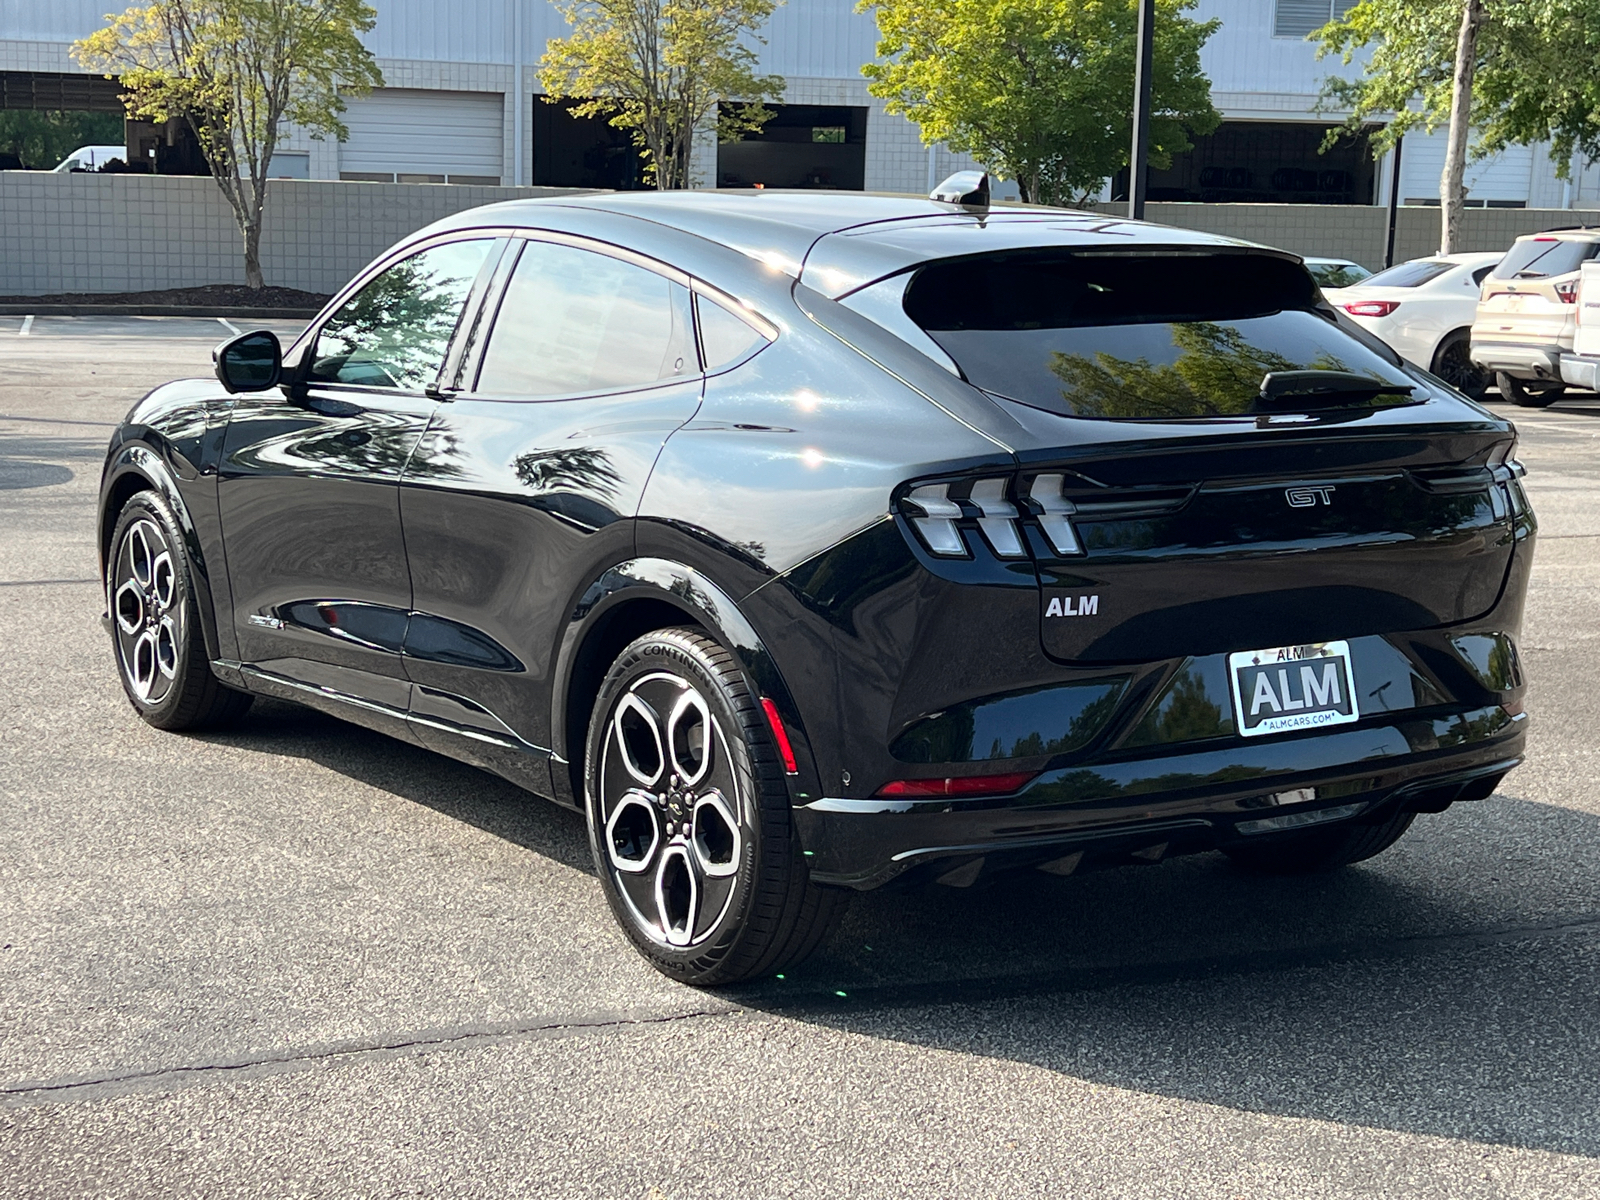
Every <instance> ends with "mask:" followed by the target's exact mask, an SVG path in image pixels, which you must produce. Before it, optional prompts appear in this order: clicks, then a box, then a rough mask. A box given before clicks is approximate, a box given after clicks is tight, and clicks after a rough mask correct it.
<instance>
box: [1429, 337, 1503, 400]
mask: <svg viewBox="0 0 1600 1200" xmlns="http://www.w3.org/2000/svg"><path fill="white" fill-rule="evenodd" d="M1471 351H1472V335H1471V334H1470V333H1469V332H1468V331H1467V330H1465V329H1458V330H1456V331H1455V332H1454V333H1452V334H1450V335H1448V336H1447V337H1446V338H1445V339H1444V341H1442V342H1440V343H1439V349H1438V350H1437V351H1435V352H1434V355H1433V373H1434V374H1435V375H1437V376H1438V377H1439V378H1440V379H1442V380H1444V381H1445V382H1446V383H1448V384H1449V385H1450V386H1451V387H1453V388H1455V389H1456V390H1457V391H1458V392H1464V393H1466V394H1467V395H1468V396H1471V397H1472V398H1473V399H1474V400H1481V399H1482V398H1483V394H1484V393H1485V392H1486V391H1488V390H1489V383H1490V378H1489V372H1487V371H1485V370H1484V369H1483V368H1482V367H1480V366H1478V364H1477V363H1475V362H1473V361H1472V354H1471Z"/></svg>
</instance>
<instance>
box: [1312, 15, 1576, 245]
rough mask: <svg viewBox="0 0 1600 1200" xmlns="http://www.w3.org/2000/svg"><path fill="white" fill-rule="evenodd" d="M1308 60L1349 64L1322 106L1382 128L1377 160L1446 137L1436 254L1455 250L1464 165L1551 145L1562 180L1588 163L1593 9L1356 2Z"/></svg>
mask: <svg viewBox="0 0 1600 1200" xmlns="http://www.w3.org/2000/svg"><path fill="white" fill-rule="evenodd" d="M1312 36H1313V37H1314V38H1316V39H1317V40H1318V41H1319V42H1320V46H1319V47H1318V54H1319V56H1320V55H1327V54H1338V55H1339V56H1340V57H1341V58H1342V59H1343V61H1344V62H1346V63H1350V62H1353V61H1354V59H1355V55H1356V54H1357V52H1359V51H1361V50H1363V49H1365V48H1368V47H1371V55H1370V57H1369V58H1368V59H1367V62H1366V65H1365V66H1364V67H1363V68H1362V72H1361V75H1360V77H1358V78H1355V79H1341V78H1337V77H1335V78H1331V79H1329V80H1328V81H1327V82H1326V83H1325V84H1324V86H1323V97H1324V100H1325V102H1328V103H1331V104H1335V105H1338V106H1340V107H1343V108H1346V109H1348V110H1349V117H1348V120H1347V122H1346V123H1347V125H1348V126H1349V127H1350V128H1352V129H1354V128H1357V127H1360V126H1362V125H1364V124H1366V123H1367V122H1369V121H1370V120H1372V119H1373V118H1374V117H1383V118H1386V119H1387V124H1386V125H1385V127H1384V128H1383V129H1382V130H1381V131H1380V132H1379V133H1378V134H1377V135H1376V136H1375V137H1374V139H1373V150H1374V152H1375V153H1380V154H1381V153H1385V152H1387V151H1388V150H1389V149H1390V148H1391V147H1392V146H1393V145H1394V144H1395V142H1396V141H1397V140H1398V139H1399V138H1400V137H1402V136H1403V135H1405V134H1406V133H1407V132H1409V131H1411V130H1413V129H1418V128H1420V129H1423V130H1425V131H1427V132H1429V133H1432V132H1434V131H1435V130H1437V129H1438V128H1440V127H1441V126H1446V127H1447V128H1448V130H1449V133H1448V145H1447V148H1446V152H1445V166H1444V171H1443V173H1442V174H1441V176H1440V180H1439V203H1440V209H1441V222H1440V232H1439V252H1440V253H1441V254H1449V253H1451V252H1452V251H1454V250H1457V249H1459V248H1460V244H1461V218H1462V213H1463V211H1464V210H1465V207H1466V187H1465V182H1464V177H1465V170H1466V165H1467V163H1468V162H1469V161H1470V160H1472V159H1477V158H1483V157H1486V156H1488V155H1491V154H1495V153H1498V152H1499V151H1501V150H1503V149H1505V148H1506V147H1507V146H1510V145H1526V144H1529V143H1531V142H1542V141H1548V142H1550V143H1551V147H1552V156H1553V158H1554V159H1555V162H1556V164H1557V170H1558V172H1559V173H1560V174H1561V176H1562V178H1567V177H1569V176H1570V173H1571V165H1572V158H1573V156H1574V155H1575V154H1577V153H1580V152H1581V153H1584V154H1588V155H1590V156H1594V155H1596V154H1597V153H1600V0H1362V3H1360V4H1357V5H1356V6H1355V7H1353V8H1352V9H1350V11H1349V12H1347V13H1346V14H1345V15H1344V17H1343V18H1342V19H1340V20H1337V21H1334V22H1332V23H1330V24H1328V25H1326V26H1324V27H1323V28H1322V29H1320V30H1318V31H1317V32H1316V33H1315V34H1313V35H1312Z"/></svg>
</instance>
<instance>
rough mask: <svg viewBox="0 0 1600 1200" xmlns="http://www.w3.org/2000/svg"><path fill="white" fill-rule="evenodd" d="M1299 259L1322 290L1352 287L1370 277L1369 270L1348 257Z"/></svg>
mask: <svg viewBox="0 0 1600 1200" xmlns="http://www.w3.org/2000/svg"><path fill="white" fill-rule="evenodd" d="M1301 261H1302V262H1304V263H1305V264H1306V270H1308V271H1310V272H1311V278H1313V279H1315V280H1316V281H1317V286H1318V287H1319V288H1322V289H1323V290H1324V291H1326V290H1327V289H1328V288H1343V287H1352V286H1354V285H1355V284H1358V283H1360V282H1361V281H1362V280H1363V279H1370V278H1371V277H1372V272H1371V271H1369V270H1367V269H1366V268H1365V267H1363V266H1362V265H1361V264H1360V263H1356V262H1351V261H1350V260H1349V259H1348V258H1306V259H1302V260H1301Z"/></svg>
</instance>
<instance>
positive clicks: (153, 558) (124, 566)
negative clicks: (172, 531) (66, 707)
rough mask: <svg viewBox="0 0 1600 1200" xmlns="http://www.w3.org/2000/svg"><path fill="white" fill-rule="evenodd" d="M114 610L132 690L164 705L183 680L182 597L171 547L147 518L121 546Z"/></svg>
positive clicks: (120, 654)
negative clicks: (180, 666)
mask: <svg viewBox="0 0 1600 1200" xmlns="http://www.w3.org/2000/svg"><path fill="white" fill-rule="evenodd" d="M110 607H111V615H112V619H113V621H114V622H115V624H116V638H117V659H118V661H119V662H120V663H121V665H122V673H123V677H124V678H125V679H126V680H127V682H128V689H129V691H131V692H132V693H133V695H134V696H135V697H137V698H138V699H139V700H140V701H141V702H142V703H145V704H150V705H154V704H159V703H160V702H161V701H162V700H164V699H165V698H166V696H167V693H168V692H170V691H171V690H172V687H173V683H174V681H175V680H176V679H177V676H178V655H179V650H180V647H181V646H182V645H183V644H184V643H183V638H184V625H183V622H184V612H183V595H182V591H181V589H180V587H179V584H178V572H177V567H176V564H175V563H174V561H173V551H172V547H171V546H170V545H168V543H167V538H166V535H165V534H164V533H162V531H161V528H160V527H159V526H158V525H157V524H156V523H155V522H154V521H152V520H149V519H148V518H144V519H140V520H138V521H135V522H134V523H133V524H131V525H129V526H128V527H127V529H126V530H125V531H124V532H123V535H122V541H121V542H120V543H119V544H118V545H117V551H116V558H115V559H114V561H113V568H112V572H111V598H110Z"/></svg>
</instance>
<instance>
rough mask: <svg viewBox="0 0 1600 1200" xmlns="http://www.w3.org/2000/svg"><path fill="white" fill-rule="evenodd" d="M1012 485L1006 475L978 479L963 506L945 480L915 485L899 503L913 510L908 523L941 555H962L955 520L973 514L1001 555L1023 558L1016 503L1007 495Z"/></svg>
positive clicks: (963, 544)
mask: <svg viewBox="0 0 1600 1200" xmlns="http://www.w3.org/2000/svg"><path fill="white" fill-rule="evenodd" d="M1010 486H1011V481H1010V479H1008V478H1006V477H1005V476H1001V477H999V478H990V479H977V480H974V481H973V483H972V488H971V490H970V491H969V492H968V494H967V497H966V505H967V507H966V508H963V507H962V502H961V501H960V500H954V499H951V497H950V485H949V484H948V483H929V484H924V485H923V486H922V487H919V488H916V489H915V490H913V491H912V492H911V494H910V495H908V496H907V497H906V498H905V499H904V500H902V501H901V504H902V505H903V506H904V507H905V508H908V509H910V510H911V511H912V513H913V514H915V515H913V516H912V517H911V518H910V521H911V527H912V528H913V529H915V530H916V531H917V535H918V536H919V537H920V538H922V542H923V544H924V545H925V546H927V547H928V549H929V550H930V551H931V552H932V553H934V554H937V555H938V556H939V557H941V558H965V557H966V554H967V546H966V542H965V541H964V540H963V539H962V537H961V530H960V529H958V528H957V527H956V522H957V521H960V520H962V519H963V518H966V517H975V518H976V519H977V522H978V528H979V529H980V530H981V531H982V532H983V537H984V540H985V541H987V542H988V543H989V545H990V547H991V548H992V549H993V550H994V552H995V554H997V555H998V556H999V557H1001V558H1026V557H1027V556H1028V550H1027V547H1026V546H1024V545H1023V544H1022V531H1021V530H1020V529H1019V528H1018V527H1017V517H1018V515H1019V514H1018V512H1017V506H1016V505H1015V504H1013V503H1012V502H1011V501H1010V500H1007V499H1006V491H1007V489H1008V488H1009V487H1010Z"/></svg>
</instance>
